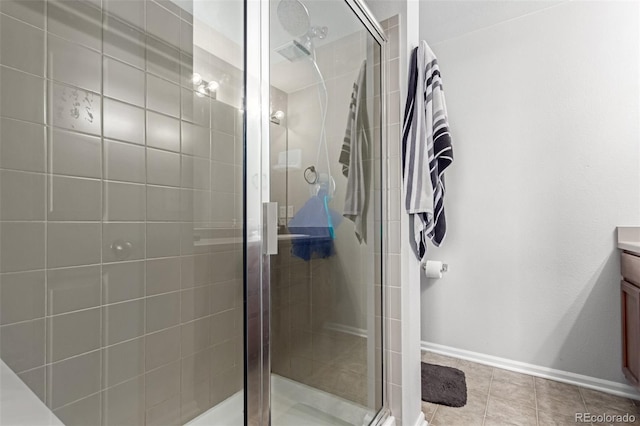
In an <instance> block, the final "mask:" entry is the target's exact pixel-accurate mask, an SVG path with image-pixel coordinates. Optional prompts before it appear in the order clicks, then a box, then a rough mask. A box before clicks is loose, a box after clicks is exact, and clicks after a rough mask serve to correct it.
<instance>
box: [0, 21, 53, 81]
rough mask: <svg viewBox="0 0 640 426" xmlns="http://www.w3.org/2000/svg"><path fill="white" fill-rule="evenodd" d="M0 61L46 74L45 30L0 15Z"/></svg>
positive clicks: (10, 65) (40, 74) (28, 70)
mask: <svg viewBox="0 0 640 426" xmlns="http://www.w3.org/2000/svg"><path fill="white" fill-rule="evenodd" d="M0 63H1V64H2V65H7V66H9V67H12V68H17V69H19V70H21V71H25V72H28V73H30V74H35V75H38V76H44V31H42V30H40V29H37V28H34V27H32V26H30V25H27V24H25V23H24V22H21V21H18V20H17V19H13V18H11V17H9V16H7V15H2V16H0Z"/></svg>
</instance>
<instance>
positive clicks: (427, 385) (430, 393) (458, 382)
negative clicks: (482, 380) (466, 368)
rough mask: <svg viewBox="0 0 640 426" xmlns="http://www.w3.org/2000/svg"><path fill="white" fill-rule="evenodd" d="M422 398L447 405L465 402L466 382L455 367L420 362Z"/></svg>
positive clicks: (460, 404) (461, 405) (459, 405)
mask: <svg viewBox="0 0 640 426" xmlns="http://www.w3.org/2000/svg"><path fill="white" fill-rule="evenodd" d="M422 400H423V401H427V402H433V403H435V404H440V405H446V406H448V407H464V406H465V405H466V404H467V382H466V381H465V378H464V373H463V372H462V371H460V370H458V369H457V368H451V367H444V366H442V365H434V364H427V363H426V362H423V363H422Z"/></svg>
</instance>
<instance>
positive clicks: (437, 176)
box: [402, 41, 453, 259]
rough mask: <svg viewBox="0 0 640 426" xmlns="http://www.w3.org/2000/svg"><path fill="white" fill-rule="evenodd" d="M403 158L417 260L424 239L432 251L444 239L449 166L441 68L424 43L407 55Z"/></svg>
mask: <svg viewBox="0 0 640 426" xmlns="http://www.w3.org/2000/svg"><path fill="white" fill-rule="evenodd" d="M402 155H403V170H402V175H403V178H404V182H405V185H404V199H405V208H406V210H407V213H409V215H410V216H411V220H412V222H413V232H414V239H415V243H416V253H417V254H418V257H419V258H420V259H422V258H423V257H424V255H425V253H426V250H427V239H430V240H431V242H432V243H433V244H434V245H435V246H436V247H437V246H439V245H440V244H441V243H442V241H443V240H444V237H445V235H446V231H447V224H446V219H445V214H444V193H445V186H444V176H443V173H444V171H445V169H446V168H447V167H449V165H450V164H451V163H452V162H453V149H452V147H451V135H450V134H449V123H448V121H447V107H446V105H445V101H444V92H443V90H442V80H441V78H440V68H439V67H438V60H437V59H436V57H435V55H434V54H433V52H432V51H431V49H430V48H429V46H428V45H427V43H426V42H425V41H422V42H421V43H420V45H419V46H418V47H417V48H415V49H414V50H413V53H412V55H411V63H410V65H409V88H408V93H407V103H406V106H405V111H404V123H403V128H402ZM427 167H428V169H427ZM427 170H428V171H429V173H426V172H427Z"/></svg>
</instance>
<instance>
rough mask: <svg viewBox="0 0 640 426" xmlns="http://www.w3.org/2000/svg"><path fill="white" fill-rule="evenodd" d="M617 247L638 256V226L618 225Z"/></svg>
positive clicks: (639, 241) (639, 235)
mask: <svg viewBox="0 0 640 426" xmlns="http://www.w3.org/2000/svg"><path fill="white" fill-rule="evenodd" d="M618 248H619V249H622V250H626V251H630V252H632V253H635V254H637V255H639V256H640V226H618Z"/></svg>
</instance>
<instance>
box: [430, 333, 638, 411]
mask: <svg viewBox="0 0 640 426" xmlns="http://www.w3.org/2000/svg"><path fill="white" fill-rule="evenodd" d="M420 347H421V348H422V350H423V351H429V352H434V353H437V354H440V355H446V356H451V357H454V358H460V359H466V360H468V361H473V362H477V363H478V364H485V365H490V366H492V367H498V368H502V369H504V370H510V371H515V372H517V373H524V374H529V375H531V376H536V377H542V378H544V379H551V380H555V381H558V382H563V383H569V384H572V385H576V386H582V387H585V388H589V389H594V390H597V391H600V392H605V393H609V394H612V395H617V396H622V397H625V398H631V399H636V400H640V393H638V391H637V390H636V389H635V388H634V387H632V386H629V385H625V384H623V383H618V382H613V381H610V380H603V379H598V378H596V377H590V376H585V375H582V374H576V373H571V372H569V371H562V370H556V369H553V368H547V367H541V366H538V365H533V364H527V363H525V362H520V361H513V360H510V359H507V358H500V357H497V356H492V355H485V354H481V353H478V352H472V351H467V350H464V349H456V348H452V347H450V346H444V345H439V344H437V343H430V342H425V341H423V342H421V344H420Z"/></svg>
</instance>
